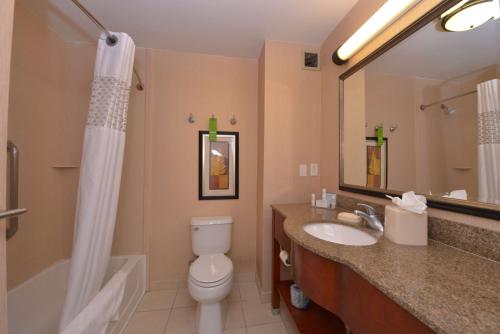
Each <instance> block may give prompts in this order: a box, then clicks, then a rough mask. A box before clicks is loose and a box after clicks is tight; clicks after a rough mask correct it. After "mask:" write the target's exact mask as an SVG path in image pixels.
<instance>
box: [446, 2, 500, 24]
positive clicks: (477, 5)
mask: <svg viewBox="0 0 500 334" xmlns="http://www.w3.org/2000/svg"><path fill="white" fill-rule="evenodd" d="M499 17H500V3H499V0H464V1H460V2H459V3H458V4H456V5H455V6H453V7H451V8H450V9H449V10H447V11H446V12H444V13H443V14H442V15H441V27H442V28H443V29H444V30H445V31H466V30H471V29H474V28H477V27H479V26H480V25H482V24H483V23H486V22H487V21H489V20H492V19H493V20H496V19H498V18H499Z"/></svg>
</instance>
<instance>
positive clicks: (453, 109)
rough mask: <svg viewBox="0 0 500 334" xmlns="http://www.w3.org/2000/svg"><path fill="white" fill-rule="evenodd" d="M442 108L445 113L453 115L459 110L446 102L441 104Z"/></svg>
mask: <svg viewBox="0 0 500 334" xmlns="http://www.w3.org/2000/svg"><path fill="white" fill-rule="evenodd" d="M441 110H442V111H443V113H444V114H445V115H451V114H453V113H454V112H455V111H457V109H455V108H452V107H449V106H447V105H446V104H442V105H441Z"/></svg>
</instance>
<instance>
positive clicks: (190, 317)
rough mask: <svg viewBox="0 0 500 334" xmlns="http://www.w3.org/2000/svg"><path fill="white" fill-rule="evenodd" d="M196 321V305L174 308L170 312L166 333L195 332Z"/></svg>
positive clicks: (191, 333) (181, 333) (188, 333)
mask: <svg viewBox="0 0 500 334" xmlns="http://www.w3.org/2000/svg"><path fill="white" fill-rule="evenodd" d="M195 321H196V307H183V308H174V309H172V311H171V312H170V317H169V318H168V322H167V328H166V330H165V334H194V333H196V328H195ZM141 334H142V333H141Z"/></svg>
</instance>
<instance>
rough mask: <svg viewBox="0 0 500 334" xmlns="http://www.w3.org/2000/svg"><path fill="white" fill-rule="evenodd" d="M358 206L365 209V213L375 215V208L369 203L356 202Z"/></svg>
mask: <svg viewBox="0 0 500 334" xmlns="http://www.w3.org/2000/svg"><path fill="white" fill-rule="evenodd" d="M358 206H361V207H363V208H365V209H366V213H368V214H369V215H370V216H375V215H376V214H377V212H376V211H375V208H374V207H373V206H371V205H368V204H364V203H358Z"/></svg>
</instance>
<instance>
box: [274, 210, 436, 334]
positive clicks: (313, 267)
mask: <svg viewBox="0 0 500 334" xmlns="http://www.w3.org/2000/svg"><path fill="white" fill-rule="evenodd" d="M284 220H285V218H284V217H283V216H282V215H281V214H279V213H278V212H276V211H274V210H273V289H272V290H273V296H272V307H273V309H279V306H280V305H279V304H280V297H279V294H280V293H281V294H286V293H287V291H286V290H287V289H286V288H284V286H289V284H291V283H289V284H286V283H285V282H282V281H280V258H279V252H280V249H285V250H287V251H288V252H289V253H291V258H292V261H291V262H292V272H293V278H294V281H295V282H296V283H297V284H298V285H299V286H300V288H301V289H302V291H303V292H304V293H305V294H306V295H307V296H308V297H309V298H310V299H311V301H313V302H314V303H313V307H309V309H310V310H309V311H307V310H306V311H299V310H294V309H293V307H292V306H290V305H288V303H289V302H287V306H288V307H289V309H291V312H290V313H291V314H292V317H294V320H295V321H296V323H297V319H298V321H299V322H300V325H301V326H299V324H298V326H297V327H298V328H299V330H300V331H301V333H325V334H326V333H332V334H333V333H345V330H344V326H343V325H342V322H343V323H344V324H345V325H346V326H347V327H349V329H350V330H351V331H352V332H353V333H355V334H391V333H394V334H402V333H409V334H413V333H416V334H417V333H418V334H431V333H434V331H432V330H431V329H430V328H429V327H427V326H426V325H424V324H423V323H422V322H421V321H420V320H418V319H417V318H415V317H414V316H413V315H412V314H410V313H409V312H408V311H406V310H405V309H403V308H402V307H400V306H399V305H398V304H396V303H395V302H394V301H392V300H391V299H390V298H389V297H387V296H386V295H385V294H384V293H382V292H381V291H380V290H378V289H377V288H375V287H374V286H373V285H372V284H371V283H369V282H368V281H367V280H366V279H364V278H363V277H361V276H360V275H359V274H357V273H356V272H354V271H353V270H352V269H350V268H349V267H347V266H345V265H343V264H341V263H337V262H335V261H332V260H329V259H326V258H324V257H322V256H319V255H317V254H315V253H313V252H311V251H309V250H307V249H305V248H304V247H302V246H300V245H298V244H296V243H293V242H291V240H290V239H289V238H288V237H287V236H286V234H285V232H284V229H283V222H284ZM285 297H287V298H288V299H287V298H285ZM285 297H284V298H283V299H284V300H289V299H290V297H289V296H285ZM308 312H309V313H308ZM323 312H326V313H328V314H330V315H331V317H330V316H329V315H328V314H322V313H323ZM315 313H319V315H318V314H315ZM337 317H338V318H337ZM308 318H310V319H316V320H314V321H307V319H308ZM339 318H340V319H342V321H340V320H339ZM305 319H306V320H305ZM317 319H322V320H323V321H324V323H323V324H321V325H320V326H319V327H320V328H321V330H319V331H318V329H317V328H318V320H317ZM308 323H315V325H316V329H315V330H310V329H309V328H310V327H309V326H308V325H307V324H308Z"/></svg>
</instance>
